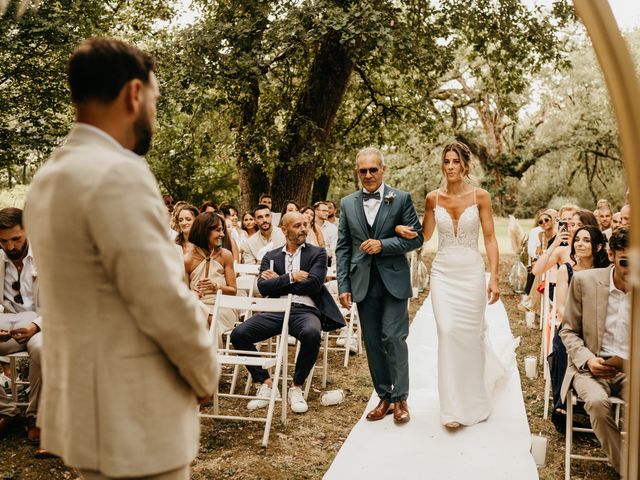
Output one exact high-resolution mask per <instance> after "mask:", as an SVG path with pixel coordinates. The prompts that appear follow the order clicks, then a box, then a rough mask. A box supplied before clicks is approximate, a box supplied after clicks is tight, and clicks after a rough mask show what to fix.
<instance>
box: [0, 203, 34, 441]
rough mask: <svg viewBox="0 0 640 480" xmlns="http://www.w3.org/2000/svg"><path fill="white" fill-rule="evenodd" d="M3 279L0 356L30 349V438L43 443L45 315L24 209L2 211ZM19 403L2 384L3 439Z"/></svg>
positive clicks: (0, 265) (0, 258)
mask: <svg viewBox="0 0 640 480" xmlns="http://www.w3.org/2000/svg"><path fill="white" fill-rule="evenodd" d="M0 247H2V250H1V251H0V278H2V279H3V292H4V294H3V299H2V307H1V308H0V311H3V312H4V313H2V314H0V356H2V355H8V354H10V353H16V352H22V351H25V350H26V351H27V352H29V357H30V365H29V404H28V405H27V410H26V413H25V416H26V418H27V438H28V439H29V441H30V442H31V443H36V444H37V443H39V442H40V429H39V428H38V427H36V416H37V414H38V400H39V398H40V386H41V366H40V351H41V348H42V334H41V333H40V329H41V328H42V317H41V316H40V315H39V307H40V303H39V298H38V281H37V275H36V267H35V265H34V263H33V254H32V253H31V247H30V246H29V240H28V239H27V237H26V234H25V231H24V229H23V227H22V210H20V209H19V208H3V209H2V210H0ZM18 413H19V410H18V406H17V405H16V404H15V403H14V402H13V401H12V400H11V399H10V398H9V397H8V396H7V394H6V393H5V391H4V388H2V386H0V438H2V437H3V436H4V434H5V433H6V431H7V430H8V429H9V428H10V427H12V426H13V425H15V424H16V422H17V421H18V419H19V416H18Z"/></svg>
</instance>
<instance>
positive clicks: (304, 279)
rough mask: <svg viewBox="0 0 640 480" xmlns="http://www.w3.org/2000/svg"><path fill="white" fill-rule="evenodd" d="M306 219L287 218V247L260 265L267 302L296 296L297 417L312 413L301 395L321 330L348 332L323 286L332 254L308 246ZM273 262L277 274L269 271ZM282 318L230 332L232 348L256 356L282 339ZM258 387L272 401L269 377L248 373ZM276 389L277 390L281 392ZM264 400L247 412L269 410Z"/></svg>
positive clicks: (293, 400) (266, 316) (292, 322)
mask: <svg viewBox="0 0 640 480" xmlns="http://www.w3.org/2000/svg"><path fill="white" fill-rule="evenodd" d="M305 225H306V223H305V216H304V215H302V214H301V213H298V212H290V213H287V214H286V215H285V216H284V217H283V218H282V232H283V233H284V235H285V236H286V239H287V240H286V244H285V246H284V247H280V248H276V249H275V250H271V251H270V252H268V253H267V254H265V256H264V258H263V259H262V264H261V265H260V276H259V277H258V289H259V290H260V294H262V295H263V296H265V297H272V298H274V297H275V298H278V297H286V296H287V295H288V294H290V293H292V294H294V295H293V306H292V308H291V314H290V318H289V333H290V334H291V335H292V336H294V337H296V338H297V339H298V340H300V353H299V355H298V360H297V361H296V368H295V372H294V375H293V387H292V388H291V389H290V390H289V403H290V405H291V409H292V410H293V411H294V412H295V413H304V412H306V411H307V403H306V401H305V400H304V396H303V394H302V386H303V385H304V381H305V379H306V378H307V376H308V375H309V372H311V369H312V368H313V366H314V365H315V363H316V359H317V358H318V351H319V350H320V341H321V337H322V330H327V331H330V330H335V329H338V328H341V327H344V325H345V323H344V319H343V317H342V314H341V313H340V310H339V309H338V307H337V305H336V303H335V301H334V300H333V297H331V294H330V293H329V291H328V290H327V288H326V287H325V286H324V279H325V277H326V275H327V253H326V251H325V250H324V248H320V247H315V246H313V245H309V244H307V243H305V242H306V239H307V227H306V226H305ZM270 262H273V269H271V268H270ZM283 318H284V317H283V315H282V314H273V313H271V314H270V313H260V314H257V315H254V316H253V317H251V318H250V319H248V320H245V321H244V322H242V323H241V324H240V325H238V326H237V327H236V328H234V329H233V331H232V332H231V342H232V343H233V346H234V347H235V348H237V349H239V350H251V351H255V350H256V347H255V344H256V343H257V342H261V341H263V340H266V339H268V338H271V337H273V336H275V335H277V334H278V333H279V332H280V331H281V330H282V321H283ZM248 370H249V372H250V373H251V377H252V378H253V381H254V382H256V383H259V384H260V386H259V396H261V397H268V396H269V395H271V389H272V388H273V384H272V381H271V378H269V372H267V371H266V370H264V369H262V368H259V367H248ZM276 388H277V387H276ZM267 404H268V401H265V400H251V401H250V402H249V404H248V405H247V408H249V409H250V410H254V409H256V408H264V407H266V406H267Z"/></svg>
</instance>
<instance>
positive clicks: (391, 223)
mask: <svg viewBox="0 0 640 480" xmlns="http://www.w3.org/2000/svg"><path fill="white" fill-rule="evenodd" d="M390 194H393V195H395V197H394V198H393V199H390V200H389V201H387V200H386V199H385V197H386V196H387V195H390ZM396 225H408V226H411V227H413V228H414V230H415V231H416V232H417V233H418V236H417V237H416V238H414V239H413V240H405V239H404V238H401V237H399V236H398V235H396V233H395V227H396ZM373 227H374V229H373V232H372V234H369V228H368V224H367V219H366V217H365V215H364V207H363V204H362V190H358V191H357V192H354V193H352V194H351V195H349V196H348V197H345V198H343V199H342V202H341V203H340V223H339V227H338V244H337V246H336V257H337V265H336V271H337V276H338V291H339V292H340V293H341V294H342V293H345V292H351V298H352V300H353V301H354V302H360V301H362V300H363V299H364V297H365V296H366V295H367V290H368V289H369V278H370V275H371V265H372V262H375V264H376V267H377V268H378V272H379V273H380V278H381V279H382V282H383V283H384V286H385V287H386V289H387V291H388V292H389V293H390V294H391V295H393V296H394V297H396V298H399V299H402V298H410V297H411V296H412V293H413V292H412V290H411V278H410V275H409V263H408V262H407V258H406V256H405V254H406V253H408V252H410V251H411V250H415V249H417V248H420V247H421V246H422V241H423V238H422V226H421V225H420V221H419V220H418V215H417V214H416V209H415V208H414V206H413V202H412V201H411V195H409V194H408V193H407V192H403V191H401V190H397V189H395V188H391V187H390V186H388V185H386V184H385V187H384V194H383V199H382V202H381V204H380V209H379V210H378V215H377V216H376V220H375V223H374V224H373ZM368 238H374V239H377V240H380V241H381V242H382V252H380V253H378V254H376V255H369V254H367V253H365V252H363V251H362V250H360V245H361V244H362V242H364V241H365V240H367V239H368Z"/></svg>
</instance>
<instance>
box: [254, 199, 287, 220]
mask: <svg viewBox="0 0 640 480" xmlns="http://www.w3.org/2000/svg"><path fill="white" fill-rule="evenodd" d="M258 205H266V206H267V207H269V210H270V211H271V223H272V224H273V225H280V217H281V215H280V212H274V211H273V198H271V195H269V194H268V193H263V194H261V195H260V198H258Z"/></svg>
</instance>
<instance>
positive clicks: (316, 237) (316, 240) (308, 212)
mask: <svg viewBox="0 0 640 480" xmlns="http://www.w3.org/2000/svg"><path fill="white" fill-rule="evenodd" d="M300 213H301V214H303V215H304V216H305V218H306V219H307V243H310V244H311V245H315V246H316V247H322V248H324V245H325V244H324V237H323V236H322V230H320V229H319V228H318V227H317V225H316V212H315V210H314V209H313V207H302V209H300Z"/></svg>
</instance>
